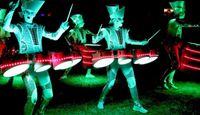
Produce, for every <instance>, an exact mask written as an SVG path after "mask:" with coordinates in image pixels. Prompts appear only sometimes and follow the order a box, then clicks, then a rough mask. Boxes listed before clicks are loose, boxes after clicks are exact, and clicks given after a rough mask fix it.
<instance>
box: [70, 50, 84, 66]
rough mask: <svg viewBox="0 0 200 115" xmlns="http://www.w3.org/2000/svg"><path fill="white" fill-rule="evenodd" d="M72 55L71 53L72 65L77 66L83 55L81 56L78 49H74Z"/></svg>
mask: <svg viewBox="0 0 200 115" xmlns="http://www.w3.org/2000/svg"><path fill="white" fill-rule="evenodd" d="M70 55H71V60H72V64H71V67H72V66H75V65H77V64H78V63H79V62H81V60H82V56H81V54H80V53H79V52H78V51H73V52H71V53H70Z"/></svg>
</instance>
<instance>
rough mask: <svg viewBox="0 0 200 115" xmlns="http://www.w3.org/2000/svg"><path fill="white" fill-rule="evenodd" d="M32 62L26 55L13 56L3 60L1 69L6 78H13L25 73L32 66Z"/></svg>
mask: <svg viewBox="0 0 200 115" xmlns="http://www.w3.org/2000/svg"><path fill="white" fill-rule="evenodd" d="M31 63H32V61H31V60H29V59H28V57H27V55H24V54H12V55H7V56H6V57H4V58H2V59H1V64H0V69H1V73H2V74H3V76H4V77H13V76H16V75H19V74H22V73H23V72H25V71H26V70H27V69H28V68H29V66H30V64H31Z"/></svg>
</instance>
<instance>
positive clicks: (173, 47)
mask: <svg viewBox="0 0 200 115" xmlns="http://www.w3.org/2000/svg"><path fill="white" fill-rule="evenodd" d="M169 4H170V6H171V8H172V10H173V12H174V18H172V19H170V20H169V22H168V25H167V30H166V36H165V39H164V40H163V45H164V48H165V51H166V52H167V54H168V56H169V59H170V67H169V68H167V69H166V70H165V71H164V74H163V75H162V77H161V80H162V81H161V82H163V87H164V88H165V89H170V88H173V89H178V87H177V86H175V84H174V82H173V81H174V75H175V72H176V71H177V69H178V68H179V67H180V55H181V54H180V53H181V50H182V44H183V43H182V40H181V38H182V27H183V26H184V25H185V21H184V18H185V1H183V0H180V1H179V0H177V1H173V2H169Z"/></svg>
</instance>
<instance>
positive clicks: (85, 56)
mask: <svg viewBox="0 0 200 115" xmlns="http://www.w3.org/2000/svg"><path fill="white" fill-rule="evenodd" d="M100 48H101V45H99V44H84V46H82V47H81V48H80V52H81V55H82V63H83V67H84V68H92V67H93V63H92V58H93V56H92V54H93V53H95V52H97V51H98V50H99V49H100Z"/></svg>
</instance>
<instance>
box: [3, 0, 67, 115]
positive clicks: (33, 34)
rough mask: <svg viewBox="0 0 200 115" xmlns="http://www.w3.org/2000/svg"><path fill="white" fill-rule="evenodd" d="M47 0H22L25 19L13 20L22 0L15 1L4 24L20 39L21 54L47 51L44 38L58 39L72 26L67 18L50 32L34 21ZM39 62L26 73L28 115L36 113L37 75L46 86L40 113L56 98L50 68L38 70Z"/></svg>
mask: <svg viewBox="0 0 200 115" xmlns="http://www.w3.org/2000/svg"><path fill="white" fill-rule="evenodd" d="M44 2H45V1H44V0H23V1H21V4H22V5H21V10H22V14H23V18H24V22H20V23H17V24H12V23H11V21H12V18H13V14H14V13H15V9H16V8H17V7H18V6H19V3H20V0H18V1H17V3H15V4H14V3H11V10H10V11H9V12H8V14H7V15H6V17H5V22H4V26H3V28H4V29H5V30H6V31H8V32H13V33H14V34H15V36H16V38H17V40H18V43H19V54H27V55H29V57H31V56H33V59H34V56H35V55H34V54H35V53H37V52H43V49H42V38H43V37H44V38H48V39H51V40H58V39H59V38H60V36H61V35H62V34H63V33H64V32H65V31H66V30H67V29H68V28H69V25H68V22H67V21H65V22H63V23H62V24H61V25H60V27H59V28H58V30H57V31H56V32H47V31H46V30H45V27H44V26H42V25H39V24H37V23H34V22H33V19H34V17H35V16H36V14H37V12H38V11H39V9H40V8H41V7H42V5H43V4H44ZM36 65H37V63H33V64H32V65H31V67H29V69H28V70H27V72H26V74H24V75H23V80H24V83H25V87H26V89H27V101H26V104H25V107H24V115H32V114H33V113H34V107H35V105H36V102H37V98H38V92H37V87H36V82H35V81H34V77H36V78H37V79H38V81H39V85H40V86H41V88H42V100H41V105H40V107H39V109H38V110H37V114H41V115H43V114H44V112H45V108H46V106H47V105H48V103H49V102H50V100H51V99H52V98H53V91H52V84H51V80H50V76H49V73H48V71H43V72H35V71H34V66H36Z"/></svg>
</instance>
